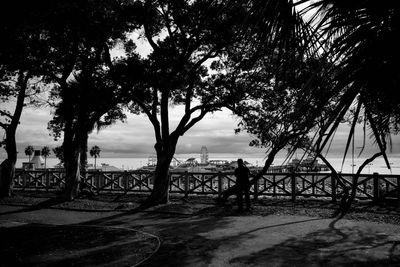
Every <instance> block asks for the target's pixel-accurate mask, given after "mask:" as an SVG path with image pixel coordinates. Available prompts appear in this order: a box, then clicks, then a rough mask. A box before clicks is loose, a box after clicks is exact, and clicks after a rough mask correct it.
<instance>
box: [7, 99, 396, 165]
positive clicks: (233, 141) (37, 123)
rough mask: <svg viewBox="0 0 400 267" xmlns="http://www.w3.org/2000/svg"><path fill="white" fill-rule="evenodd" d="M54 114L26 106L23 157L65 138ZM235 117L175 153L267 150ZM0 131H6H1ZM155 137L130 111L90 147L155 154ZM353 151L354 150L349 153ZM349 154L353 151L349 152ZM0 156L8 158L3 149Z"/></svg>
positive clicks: (193, 135) (338, 141) (339, 150)
mask: <svg viewBox="0 0 400 267" xmlns="http://www.w3.org/2000/svg"><path fill="white" fill-rule="evenodd" d="M183 111H184V110H183V107H179V106H178V107H171V108H170V118H171V120H170V121H171V123H170V129H171V131H172V130H173V129H174V128H175V127H176V125H178V123H179V119H180V118H181V116H182V114H183ZM51 117H52V115H51V113H50V110H49V109H48V108H43V109H34V108H26V109H25V110H24V111H23V114H22V117H21V123H20V125H19V127H18V131H17V136H16V137H17V143H18V151H19V152H20V153H21V154H20V156H21V155H22V156H24V154H23V151H24V148H25V147H26V146H27V145H33V146H34V147H35V148H37V149H40V148H42V147H43V146H49V147H55V146H59V145H60V144H61V143H62V140H59V141H54V138H53V137H52V136H50V135H49V131H48V130H47V123H48V121H49V120H50V119H51ZM237 122H238V121H237V119H235V118H234V117H233V116H232V115H231V113H230V112H229V111H228V110H222V111H219V112H215V113H213V114H209V115H207V116H206V117H205V118H204V119H203V120H201V121H200V122H199V123H197V124H196V125H195V126H193V127H192V128H191V129H190V130H189V131H188V132H187V133H186V134H185V135H184V136H182V137H181V138H180V140H179V142H178V145H177V149H176V153H177V154H189V153H196V154H197V153H199V151H200V149H201V147H202V146H203V145H205V146H207V148H208V150H209V152H210V153H229V154H244V155H250V154H263V153H264V152H265V149H260V148H254V147H249V142H250V141H251V140H252V137H251V136H249V135H248V134H247V133H240V134H238V135H236V134H235V133H234V129H235V128H236V127H237ZM348 132H349V126H346V125H341V126H340V127H339V129H338V131H337V133H336V135H335V140H334V142H333V143H332V146H331V150H330V155H340V156H342V155H343V153H344V148H345V145H346V141H347V136H348ZM0 134H3V133H2V132H0ZM362 139H363V137H362V129H361V127H358V128H357V129H356V141H355V153H356V154H357V155H358V152H359V151H360V148H359V147H361V145H362ZM392 141H393V153H400V146H399V145H400V138H399V136H393V137H392ZM154 143H155V137H154V132H153V128H152V125H151V124H150V122H149V120H148V119H147V117H146V116H145V115H133V114H128V119H127V122H126V123H122V122H118V123H116V124H115V125H112V126H110V127H108V128H106V129H103V130H102V131H100V132H99V133H97V132H93V133H91V134H90V136H89V147H90V146H93V145H98V146H99V147H100V148H101V150H102V156H103V157H135V156H147V155H150V154H154V153H155V151H154ZM376 150H377V147H376V145H374V144H373V142H372V141H371V140H369V139H368V136H367V147H366V149H365V152H364V153H365V154H364V155H369V154H371V153H373V152H374V151H376ZM348 153H351V150H350V151H349V152H348ZM348 155H350V154H348ZM0 157H1V158H4V157H5V152H4V150H1V152H0Z"/></svg>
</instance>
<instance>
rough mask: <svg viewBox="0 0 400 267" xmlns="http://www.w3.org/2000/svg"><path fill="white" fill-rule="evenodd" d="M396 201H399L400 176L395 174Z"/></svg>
mask: <svg viewBox="0 0 400 267" xmlns="http://www.w3.org/2000/svg"><path fill="white" fill-rule="evenodd" d="M396 189H397V201H400V176H397V188H396Z"/></svg>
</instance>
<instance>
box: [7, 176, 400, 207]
mask: <svg viewBox="0 0 400 267" xmlns="http://www.w3.org/2000/svg"><path fill="white" fill-rule="evenodd" d="M81 179H82V181H83V183H82V184H83V185H85V187H86V188H87V189H88V190H90V191H92V192H93V193H96V194H100V193H105V192H109V193H124V194H127V193H133V192H150V191H151V190H152V188H153V173H152V172H145V171H123V172H99V171H97V172H95V171H89V172H85V173H83V174H82V175H81ZM341 179H342V182H343V183H344V184H345V185H346V187H348V188H350V187H351V186H352V185H353V182H354V177H353V175H351V174H342V178H341ZM235 183H236V178H235V176H234V174H233V172H217V173H215V172H214V173H195V172H193V173H188V172H184V173H174V172H171V173H170V184H169V187H170V193H175V194H182V195H193V194H209V195H221V194H222V192H223V191H224V190H226V189H228V188H230V187H231V186H233V185H234V184H235ZM340 184H341V183H338V181H336V180H335V179H334V177H333V176H332V175H331V174H330V173H309V172H307V173H267V174H265V175H264V176H263V177H262V178H261V179H259V180H258V182H257V183H256V184H255V185H253V186H252V187H251V189H250V191H251V194H252V195H253V196H254V198H258V197H260V196H261V197H262V196H274V197H289V198H291V199H292V200H295V199H296V198H297V197H314V198H331V199H333V200H335V199H337V198H339V197H340V196H341V194H342V193H343V188H342V187H341V186H340ZM64 187H65V173H64V172H63V171H53V170H35V171H24V170H20V169H18V170H16V175H15V180H14V189H15V190H45V191H55V190H62V189H63V188H64ZM356 198H357V199H370V200H374V201H377V200H380V199H382V198H386V199H387V198H391V199H399V200H400V175H379V174H377V173H374V174H362V175H361V176H360V177H359V179H358V182H357V194H356Z"/></svg>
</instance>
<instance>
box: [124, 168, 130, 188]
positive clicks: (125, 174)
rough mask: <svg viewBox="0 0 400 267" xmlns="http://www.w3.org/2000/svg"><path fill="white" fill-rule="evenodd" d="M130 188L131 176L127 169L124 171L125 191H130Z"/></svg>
mask: <svg viewBox="0 0 400 267" xmlns="http://www.w3.org/2000/svg"><path fill="white" fill-rule="evenodd" d="M128 188H129V178H128V172H127V171H126V170H125V171H124V189H125V193H126V192H128Z"/></svg>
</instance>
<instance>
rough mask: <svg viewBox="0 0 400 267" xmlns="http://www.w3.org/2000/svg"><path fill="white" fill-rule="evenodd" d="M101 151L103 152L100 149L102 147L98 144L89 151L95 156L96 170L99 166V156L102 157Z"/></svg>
mask: <svg viewBox="0 0 400 267" xmlns="http://www.w3.org/2000/svg"><path fill="white" fill-rule="evenodd" d="M100 152H101V150H100V147H98V146H92V148H91V149H90V151H89V153H90V156H91V157H94V169H95V170H96V166H97V165H96V160H97V157H100Z"/></svg>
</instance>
